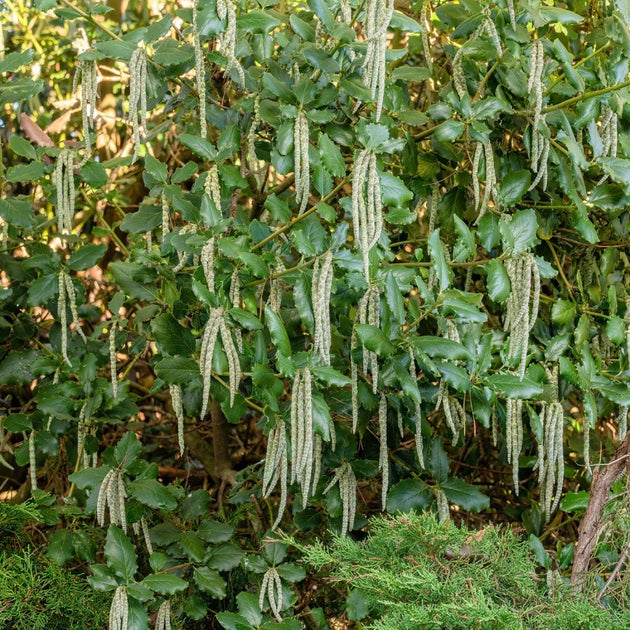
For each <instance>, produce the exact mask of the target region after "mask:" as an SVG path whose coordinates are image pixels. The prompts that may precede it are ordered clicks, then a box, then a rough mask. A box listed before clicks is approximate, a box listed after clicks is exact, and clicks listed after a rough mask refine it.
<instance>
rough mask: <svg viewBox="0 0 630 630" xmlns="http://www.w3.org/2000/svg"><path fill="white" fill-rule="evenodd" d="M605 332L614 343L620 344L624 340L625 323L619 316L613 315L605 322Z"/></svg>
mask: <svg viewBox="0 0 630 630" xmlns="http://www.w3.org/2000/svg"><path fill="white" fill-rule="evenodd" d="M606 334H607V335H608V338H609V339H610V340H611V341H612V342H613V343H614V344H615V345H616V346H620V345H621V344H622V343H624V341H625V340H626V325H625V323H624V321H623V319H621V317H619V316H617V315H614V316H613V317H611V318H610V319H609V320H608V322H607V323H606Z"/></svg>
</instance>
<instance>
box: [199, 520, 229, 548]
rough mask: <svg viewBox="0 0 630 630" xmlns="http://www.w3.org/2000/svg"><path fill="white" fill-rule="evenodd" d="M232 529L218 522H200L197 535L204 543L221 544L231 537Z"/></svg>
mask: <svg viewBox="0 0 630 630" xmlns="http://www.w3.org/2000/svg"><path fill="white" fill-rule="evenodd" d="M233 533H234V528H233V527H232V526H230V525H228V524H226V523H220V522H219V521H211V520H203V521H201V523H200V525H199V528H198V529H197V534H199V536H201V538H203V539H204V540H205V541H206V542H211V543H221V542H227V541H228V540H230V538H231V537H232V534H233Z"/></svg>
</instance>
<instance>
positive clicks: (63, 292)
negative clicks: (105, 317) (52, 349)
mask: <svg viewBox="0 0 630 630" xmlns="http://www.w3.org/2000/svg"><path fill="white" fill-rule="evenodd" d="M57 290H58V298H59V301H58V303H57V312H58V316H59V326H60V327H61V356H62V357H63V358H64V360H65V361H67V363H68V365H72V364H71V363H70V359H69V358H68V318H67V313H66V306H69V307H70V313H71V315H72V323H73V324H74V326H75V328H76V330H77V332H78V333H79V336H80V337H81V339H83V341H84V342H86V343H87V338H86V336H85V334H84V333H83V330H82V329H81V322H80V321H79V312H78V310H77V294H76V291H75V289H74V284H73V283H72V279H71V278H70V276H69V275H68V274H67V273H66V272H65V271H64V270H61V271H60V272H59V284H58V289H57Z"/></svg>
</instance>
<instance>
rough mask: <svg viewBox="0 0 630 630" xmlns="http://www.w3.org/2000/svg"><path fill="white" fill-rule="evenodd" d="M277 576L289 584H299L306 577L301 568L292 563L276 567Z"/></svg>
mask: <svg viewBox="0 0 630 630" xmlns="http://www.w3.org/2000/svg"><path fill="white" fill-rule="evenodd" d="M277 569H278V574H279V575H280V577H281V578H282V579H283V580H286V581H287V582H291V583H292V584H293V583H295V582H301V581H302V580H303V579H304V578H305V577H306V571H305V569H304V567H303V566H301V565H299V564H295V563H294V562H283V563H282V564H281V565H279V566H278V567H277Z"/></svg>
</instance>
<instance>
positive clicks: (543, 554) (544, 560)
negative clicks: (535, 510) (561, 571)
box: [529, 534, 551, 569]
mask: <svg viewBox="0 0 630 630" xmlns="http://www.w3.org/2000/svg"><path fill="white" fill-rule="evenodd" d="M529 548H530V549H531V550H532V553H533V554H534V557H535V558H536V562H538V564H539V565H540V566H541V567H543V568H545V569H550V568H551V558H550V557H549V554H548V553H547V551H546V550H545V548H544V547H543V544H542V543H541V542H540V540H539V539H538V538H537V537H536V536H535V535H534V534H530V535H529Z"/></svg>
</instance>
